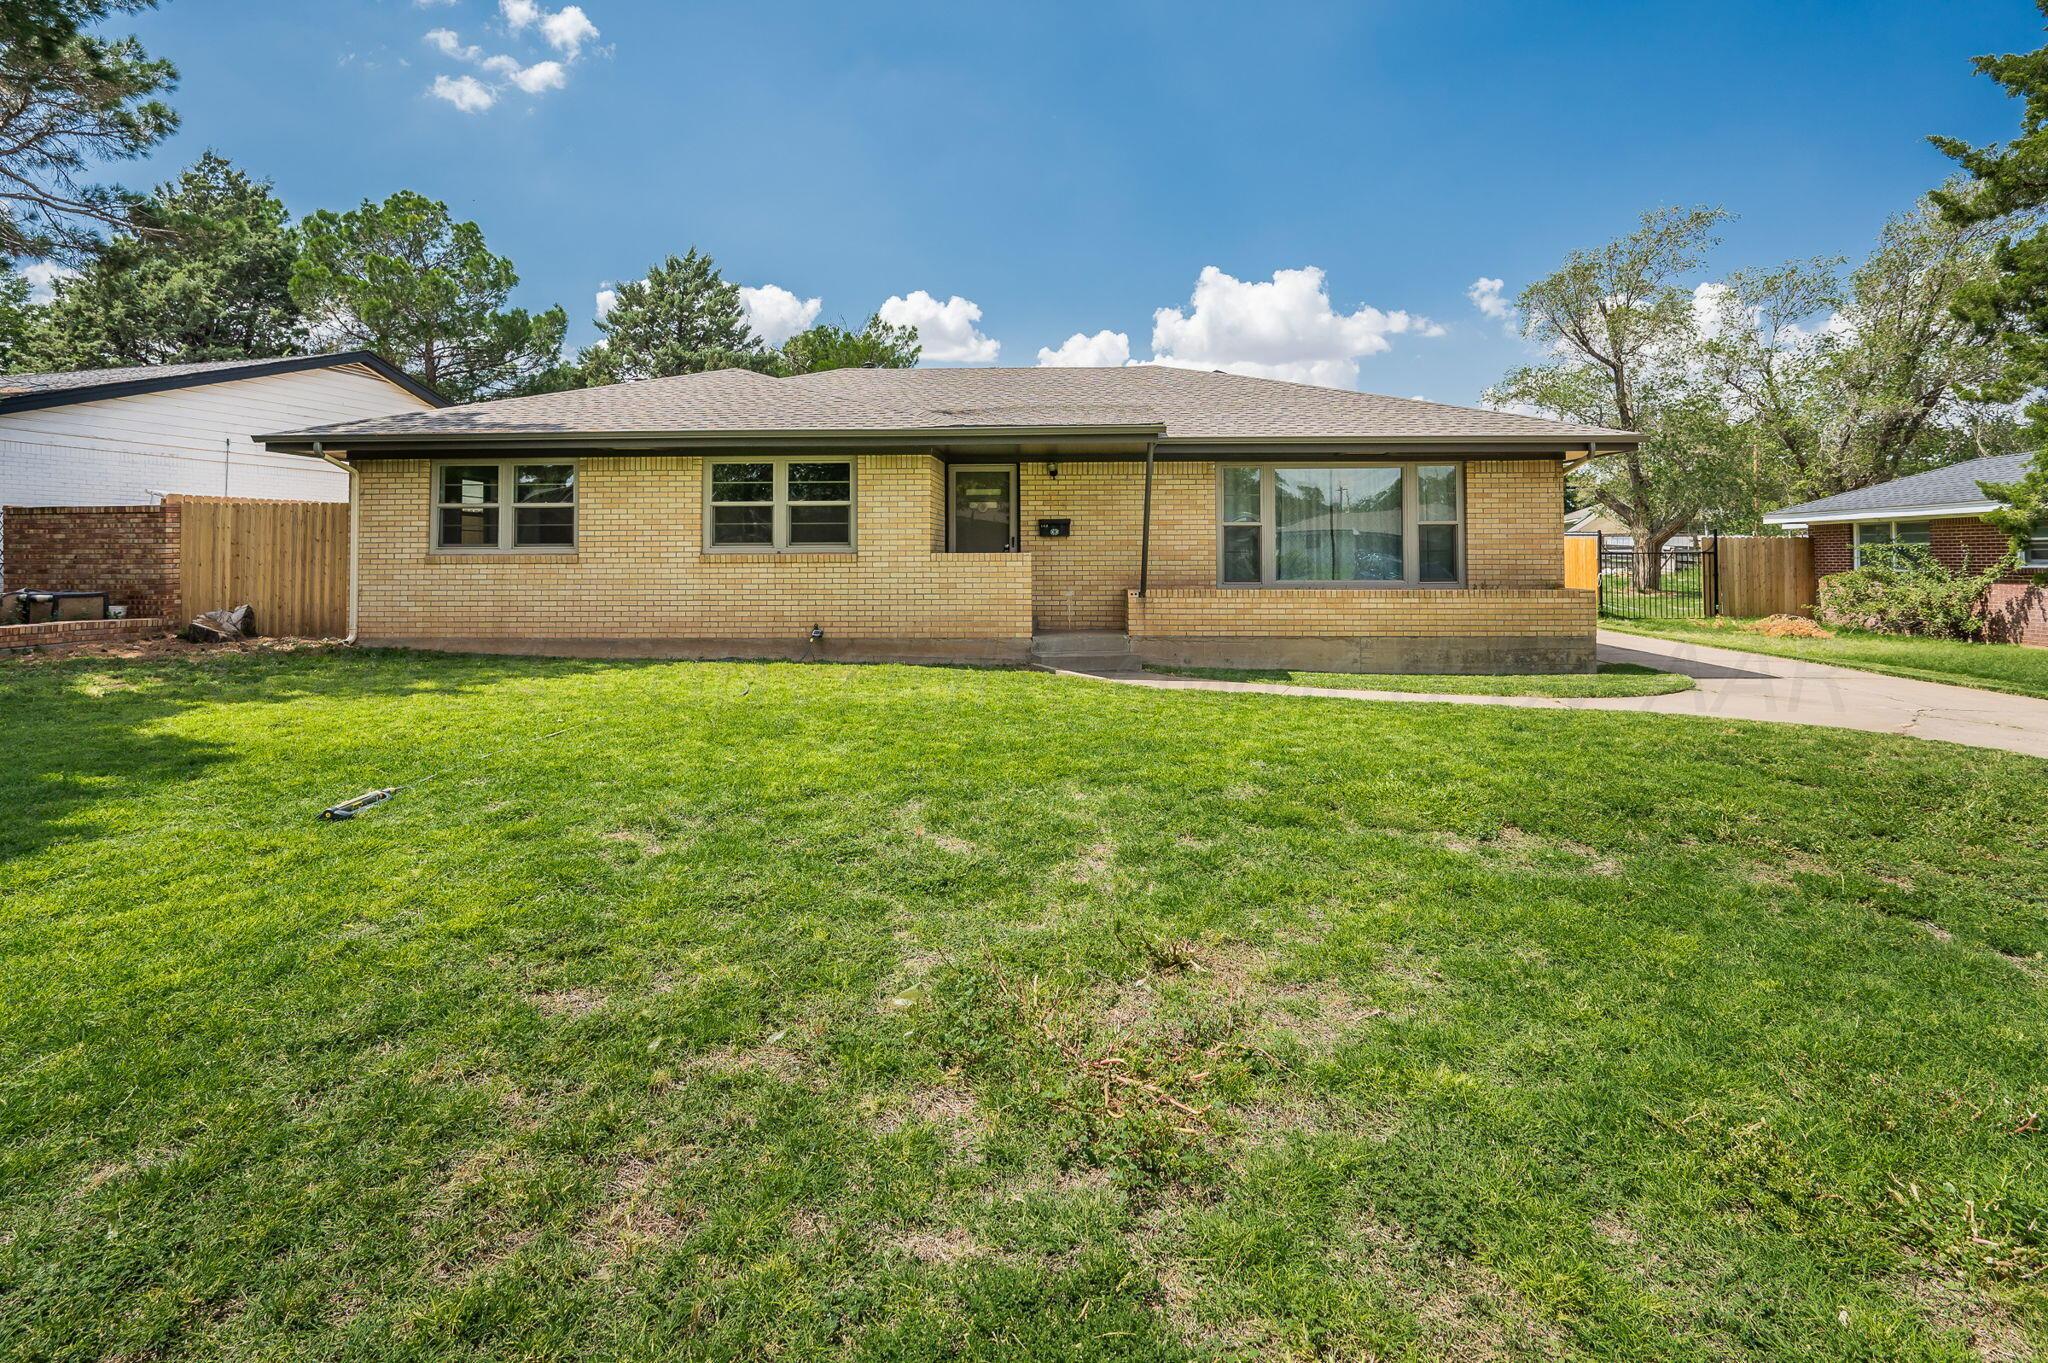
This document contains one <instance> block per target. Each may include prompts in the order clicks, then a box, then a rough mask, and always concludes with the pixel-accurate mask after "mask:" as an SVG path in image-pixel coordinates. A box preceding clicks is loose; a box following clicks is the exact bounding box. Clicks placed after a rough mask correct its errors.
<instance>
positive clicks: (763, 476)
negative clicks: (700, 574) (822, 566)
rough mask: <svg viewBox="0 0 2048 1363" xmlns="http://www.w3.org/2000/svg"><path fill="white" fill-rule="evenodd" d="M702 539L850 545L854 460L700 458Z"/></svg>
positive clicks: (731, 544)
mask: <svg viewBox="0 0 2048 1363" xmlns="http://www.w3.org/2000/svg"><path fill="white" fill-rule="evenodd" d="M705 464H706V468H705V480H706V496H705V517H704V542H705V543H706V544H707V545H708V546H710V547H711V548H714V549H739V550H747V549H751V550H754V551H756V552H761V553H770V552H795V553H803V552H816V551H830V550H835V549H840V550H843V549H851V548H852V547H853V461H851V460H849V459H801V458H775V459H710V460H706V461H705Z"/></svg>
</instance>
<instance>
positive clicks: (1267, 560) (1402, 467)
mask: <svg viewBox="0 0 2048 1363" xmlns="http://www.w3.org/2000/svg"><path fill="white" fill-rule="evenodd" d="M1466 463H1467V461H1466V460H1464V459H1461V458H1439V459H1356V460H1333V459H1226V460H1220V461H1218V463H1217V465H1216V512H1215V517H1214V520H1215V531H1216V585H1217V586H1218V587H1224V588H1229V589H1231V590H1233V591H1264V592H1271V591H1281V592H1286V591H1325V592H1326V591H1369V592H1383V591H1461V590H1463V589H1464V588H1465V587H1466V586H1467V585H1468V582H1469V572H1468V564H1467V553H1468V548H1469V545H1470V542H1471V535H1470V527H1469V524H1468V520H1467V505H1468V503H1467V498H1466V468H1465V466H1466ZM1424 467H1429V468H1439V467H1449V468H1453V469H1456V470H1457V478H1458V519H1457V520H1456V521H1455V522H1452V521H1423V520H1421V519H1420V517H1421V514H1422V498H1421V493H1420V488H1419V486H1418V475H1417V470H1418V469H1421V468H1424ZM1234 468H1251V469H1258V470H1260V475H1259V519H1258V521H1257V522H1256V524H1257V526H1258V529H1259V580H1258V581H1257V582H1230V581H1226V580H1225V579H1224V576H1223V567H1224V549H1223V544H1224V532H1225V531H1226V530H1227V529H1229V528H1230V526H1231V525H1232V524H1236V525H1238V526H1245V525H1252V524H1254V522H1252V521H1237V522H1234V523H1233V522H1229V521H1225V520H1224V519H1223V516H1224V471H1225V470H1226V469H1234ZM1331 468H1341V469H1398V470H1399V471H1400V474H1401V576H1400V577H1398V578H1386V579H1383V580H1380V581H1374V582H1355V581H1346V580H1342V579H1333V580H1322V581H1310V582H1303V581H1282V580H1280V579H1279V578H1278V577H1277V576H1276V575H1275V573H1276V565H1277V563H1278V555H1279V547H1280V546H1279V536H1278V535H1276V534H1274V533H1273V522H1274V501H1275V496H1276V492H1277V488H1276V482H1275V479H1274V478H1273V476H1272V475H1273V471H1274V470H1275V469H1331ZM1425 524H1426V525H1452V524H1455V525H1456V526H1457V527H1458V574H1457V576H1456V577H1455V578H1453V579H1450V580H1448V581H1440V582H1425V581H1423V580H1422V576H1421V574H1422V536H1421V534H1420V533H1419V530H1420V527H1421V526H1423V525H1425Z"/></svg>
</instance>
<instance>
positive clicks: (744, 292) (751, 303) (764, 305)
mask: <svg viewBox="0 0 2048 1363" xmlns="http://www.w3.org/2000/svg"><path fill="white" fill-rule="evenodd" d="M824 305H825V304H824V300H823V299H820V298H798V297H797V296H796V295H795V294H793V293H791V292H790V291H789V290H788V289H785V288H783V287H781V286H780V285H778V284H763V285H762V286H761V287H760V288H758V289H756V288H749V287H747V286H746V285H744V284H742V285H741V286H740V306H741V307H742V308H745V309H746V311H747V325H748V326H750V327H752V328H753V329H754V334H755V335H756V336H759V337H760V338H761V339H762V340H763V341H766V342H767V343H768V344H769V345H771V346H778V345H781V344H782V343H783V342H784V341H786V340H788V339H789V338H790V337H792V336H794V335H796V334H797V333H798V332H800V331H806V330H808V329H809V328H810V325H811V323H813V322H815V321H817V320H818V310H819V309H820V308H822V307H824Z"/></svg>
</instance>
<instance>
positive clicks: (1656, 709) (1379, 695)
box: [1056, 631, 2048, 757]
mask: <svg viewBox="0 0 2048 1363" xmlns="http://www.w3.org/2000/svg"><path fill="white" fill-rule="evenodd" d="M1600 661H1602V662H1611V663H1640V664H1641V665H1643V666H1645V667H1654V668H1656V669H1658V670H1659V671H1663V672H1682V673H1684V674H1685V675H1686V676H1688V677H1691V678H1693V679H1694V681H1695V683H1696V688H1697V689H1695V690H1692V691H1680V692H1678V693H1676V694H1673V695H1668V696H1632V697H1616V698H1613V699H1580V700H1566V699H1559V698H1557V697H1553V696H1458V695H1431V694H1427V693H1422V692H1414V691H1369V690H1350V689H1345V690H1331V689H1327V688H1323V687H1310V686H1289V685H1285V684H1283V683H1279V682H1226V681H1211V680H1209V679H1207V678H1204V677H1176V676H1171V675H1168V674H1165V673H1159V672H1135V671H1115V672H1110V671H1088V670H1078V669H1074V670H1069V669H1056V670H1059V671H1062V673H1063V674H1064V675H1068V676H1078V677H1091V678H1094V679H1096V680H1098V681H1109V682H1117V683H1121V684H1124V685H1130V686H1149V687H1153V688H1155V689H1158V690H1165V691H1250V692H1256V693H1264V694H1267V695H1279V696H1324V697H1335V698H1339V699H1350V700H1383V701H1410V702H1417V701H1420V702H1427V703H1429V704H1433V705H1508V706H1516V707H1520V708H1523V709H1530V710H1636V711H1645V712H1648V713H1652V714H1669V715H1692V716H1695V717H1697V718H1703V719H1749V720H1762V721H1764V722H1766V723H1772V724H1814V725H1819V726H1821V727H1823V728H1829V729H1860V730H1862V731H1864V732H1866V733H1879V734H1903V735H1905V736H1907V737H1910V738H1925V739H1936V740H1940V741H1942V742H1946V743H1962V744H1966V745H1968V746H1970V747H1973V748H1998V749H2002V750H2004V751H2006V752H2016V753H2025V754H2027V755H2028V756H2030V757H2048V700H2036V699H2034V698H2032V697H2030V696H2008V695H2005V694H2004V693H2002V692H1998V691H1979V690H1975V689H1973V688H1971V687H1967V686H1944V685H1942V684H1940V683H1938V682H1923V681H1911V680H1908V679H1906V678H1904V677H1887V676H1883V675H1881V674H1879V673H1876V672H1858V671H1855V670H1854V669H1852V668H1847V667H1832V666H1829V665H1828V664H1826V663H1812V662H1804V661H1801V660H1799V659H1794V658H1773V657H1769V656H1766V655H1764V654H1760V653H1741V652H1737V651H1736V650H1734V649H1728V648H1708V647H1705V646H1703V645H1700V644H1691V643H1680V642H1677V641H1675V640H1670V639H1652V638H1648V637H1645V636H1642V635H1635V634H1615V633H1610V632H1607V631H1602V632H1601V635H1600Z"/></svg>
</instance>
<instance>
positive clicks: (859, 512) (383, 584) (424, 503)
mask: <svg viewBox="0 0 2048 1363" xmlns="http://www.w3.org/2000/svg"><path fill="white" fill-rule="evenodd" d="M937 463H938V461H937V460H935V459H932V458H930V457H928V456H925V455H867V456H863V457H862V458H861V459H860V461H859V464H860V468H859V472H858V475H857V479H856V492H855V498H856V501H857V507H856V521H857V529H856V539H857V542H858V551H857V552H856V553H851V554H731V553H705V552H703V549H702V541H703V505H704V501H703V494H704V476H703V461H702V460H701V459H700V458H697V457H694V456H689V457H684V456H648V457H632V458H624V457H611V456H606V457H599V458H591V459H586V460H584V461H583V462H582V464H581V466H580V472H579V487H578V490H577V498H578V513H577V549H576V552H575V553H573V554H561V555H550V554H524V555H509V556H496V555H484V554H434V553H432V552H430V550H429V539H428V537H429V532H430V529H431V526H430V515H429V511H430V501H431V497H432V489H431V487H430V486H429V479H428V474H429V469H430V463H429V461H427V460H424V459H406V460H374V461H365V462H364V463H362V464H361V465H360V466H359V467H360V470H361V472H360V492H359V495H360V497H361V511H360V516H361V532H362V548H361V558H360V571H361V590H360V597H359V603H360V604H359V608H358V609H359V616H358V625H357V629H358V632H359V633H360V634H362V635H363V636H364V637H365V638H370V639H435V638H466V639H484V638H506V639H520V638H538V639H593V638H602V639H780V638H795V637H801V636H802V635H803V634H805V633H807V632H808V631H809V630H810V628H811V626H812V625H813V624H817V625H821V626H822V627H823V628H824V629H825V630H826V632H827V634H828V636H836V637H844V638H867V639H888V638H906V639H930V638H955V639H1024V638H1028V637H1029V636H1030V634H1031V597H1030V574H1031V562H1030V560H1029V559H1028V558H1027V557H1025V556H1023V555H1020V554H942V553H934V552H933V550H932V530H933V511H932V506H931V502H932V498H933V490H934V488H936V487H937V486H938V485H939V484H938V481H937V478H938V473H937Z"/></svg>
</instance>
